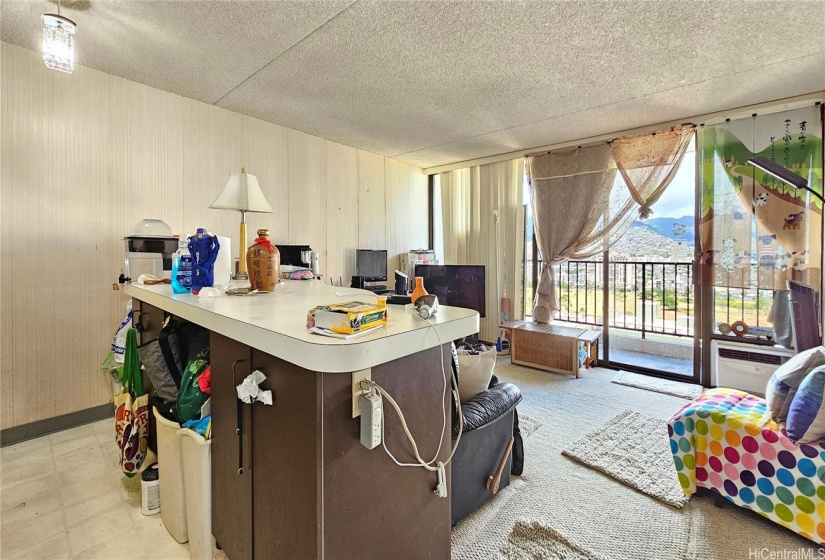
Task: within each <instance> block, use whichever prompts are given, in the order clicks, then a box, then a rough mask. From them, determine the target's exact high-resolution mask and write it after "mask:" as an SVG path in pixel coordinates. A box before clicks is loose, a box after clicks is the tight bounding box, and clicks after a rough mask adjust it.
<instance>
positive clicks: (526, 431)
mask: <svg viewBox="0 0 825 560" xmlns="http://www.w3.org/2000/svg"><path fill="white" fill-rule="evenodd" d="M518 427H519V430H520V431H521V437H522V439H527V438H528V437H530V435H532V433H533V432H535V431H536V430H538V429H539V428H541V422H539V421H538V420H536V419H535V418H533V417H532V416H527V415H526V414H521V412H519V415H518Z"/></svg>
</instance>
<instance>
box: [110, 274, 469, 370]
mask: <svg viewBox="0 0 825 560" xmlns="http://www.w3.org/2000/svg"><path fill="white" fill-rule="evenodd" d="M124 291H125V292H126V294H127V295H129V296H131V297H133V298H135V299H138V300H140V301H143V302H146V303H148V304H149V305H152V306H154V307H157V308H160V309H162V310H164V311H166V312H167V313H170V314H172V315H175V316H177V317H180V318H182V319H186V320H187V321H191V322H193V323H196V324H198V325H201V326H203V327H205V328H207V329H209V330H210V331H212V332H216V333H219V334H222V335H224V336H227V337H229V338H232V339H234V340H237V341H238V342H242V343H244V344H246V345H247V346H250V347H252V348H256V349H258V350H261V351H262V352H266V353H267V354H271V355H272V356H276V357H278V358H281V359H283V360H286V361H287V362H291V363H293V364H295V365H298V366H300V367H302V368H305V369H308V370H313V371H322V372H325V373H341V372H351V371H358V370H361V369H366V368H369V367H373V366H376V365H378V364H382V363H385V362H388V361H391V360H395V359H398V358H402V357H404V356H408V355H410V354H415V353H416V352H420V351H422V350H426V349H428V348H432V347H434V346H439V345H440V344H441V343H442V342H449V341H451V340H456V339H459V338H463V337H465V336H467V335H470V334H475V333H477V332H478V325H479V322H478V321H479V318H478V313H477V312H476V311H472V310H469V309H462V308H458V307H446V306H440V307H439V308H438V313H437V314H436V315H435V317H434V318H432V319H429V320H427V321H424V320H422V319H420V318H418V317H417V316H415V315H414V314H413V313H412V312H410V311H408V310H406V309H405V308H404V307H403V306H400V305H390V306H388V308H389V321H388V324H387V326H386V327H384V328H382V329H378V330H376V332H374V333H370V334H366V335H363V336H361V337H358V338H354V339H350V340H342V339H336V338H331V337H325V336H320V335H317V334H312V333H310V332H309V331H308V330H307V328H306V315H307V312H308V311H309V310H310V309H311V308H313V307H315V306H316V305H328V304H331V303H342V302H345V301H350V300H360V301H365V302H367V303H373V302H375V301H376V296H375V294H373V293H372V292H369V291H367V290H358V289H355V288H341V287H336V286H329V285H326V284H323V283H321V282H320V281H308V280H285V281H282V282H281V283H280V284H278V287H277V289H276V290H275V292H273V293H263V294H257V295H252V296H220V297H211V298H201V297H198V296H195V295H192V294H174V293H172V288H171V286H169V285H167V284H161V285H155V286H144V285H140V284H129V285H127V286H126V287H125V289H124ZM430 327H433V328H432V329H431V328H430Z"/></svg>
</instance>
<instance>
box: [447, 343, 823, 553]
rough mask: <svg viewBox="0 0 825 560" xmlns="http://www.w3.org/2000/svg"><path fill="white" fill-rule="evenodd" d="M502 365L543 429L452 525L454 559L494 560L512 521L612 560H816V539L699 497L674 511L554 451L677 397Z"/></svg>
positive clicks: (672, 403) (596, 376) (671, 408)
mask: <svg viewBox="0 0 825 560" xmlns="http://www.w3.org/2000/svg"><path fill="white" fill-rule="evenodd" d="M499 360H500V362H499V364H500V365H499V367H498V368H497V370H496V374H497V375H498V376H499V378H500V379H501V380H502V381H510V382H513V383H515V384H516V385H518V386H519V388H520V389H521V391H522V393H523V395H524V400H523V401H522V403H521V404H520V405H519V414H523V415H527V416H529V417H530V418H533V419H536V420H537V421H539V422H541V423H542V427H541V428H540V429H538V430H536V431H535V432H534V433H533V434H532V435H531V436H530V437H529V438H528V439H525V441H524V452H525V464H524V474H523V475H522V476H520V477H514V478H513V482H512V483H511V484H510V486H509V487H507V488H505V489H504V490H502V491H501V492H500V493H499V494H498V495H497V496H496V497H495V498H493V499H492V500H490V501H489V502H488V503H487V504H485V505H484V506H483V507H482V508H480V509H479V510H478V511H476V512H474V513H473V514H471V515H470V516H468V517H467V518H466V519H465V520H463V521H462V522H461V523H459V524H458V525H456V527H455V528H454V529H453V534H452V545H453V547H452V550H453V558H455V559H462V560H463V559H479V560H482V559H485V560H486V559H488V558H497V557H500V554H501V553H500V551H501V549H502V547H503V546H505V545H506V543H507V542H508V537H509V535H510V532H511V531H512V530H513V527H514V525H515V523H516V520H517V519H519V518H528V519H530V520H531V521H537V522H539V523H541V524H542V525H544V526H547V527H552V528H554V529H555V530H556V531H558V532H560V533H561V534H563V535H565V536H566V537H567V538H568V539H570V540H571V541H572V542H576V543H579V544H581V545H582V546H584V547H586V548H588V549H589V550H592V551H593V552H594V553H596V554H601V555H602V556H606V557H609V558H613V559H616V560H619V559H630V560H635V559H639V560H642V559H644V560H648V559H657V560H671V559H672V560H682V559H690V560H693V559H696V560H700V559H701V560H705V559H707V560H714V559H719V560H737V559H740V558H741V559H742V560H747V559H748V551H749V549H754V548H762V547H764V548H766V549H767V550H789V551H799V550H801V549H803V548H804V549H806V550H805V552H808V550H810V551H811V553H812V554H813V556H811V557H813V558H815V557H816V554H817V549H816V548H815V546H814V545H813V543H811V542H810V541H808V540H806V539H803V538H802V537H799V536H798V535H796V534H794V533H792V532H791V531H788V530H787V529H784V528H782V527H780V526H779V525H776V524H775V523H771V522H770V521H768V520H767V519H764V518H762V517H760V516H759V515H757V514H755V513H753V512H751V511H748V510H745V509H742V508H738V507H736V506H734V505H733V504H728V505H726V506H725V507H724V508H723V509H720V508H717V507H715V506H714V504H713V499H712V497H711V496H709V495H705V494H698V495H695V496H694V497H693V498H691V500H690V502H689V503H688V505H686V506H685V507H683V508H682V509H675V508H673V507H671V506H668V505H666V504H664V503H662V502H660V501H658V500H654V499H652V498H650V497H649V496H646V495H645V494H642V493H640V492H637V491H636V490H633V489H632V488H628V487H627V486H625V485H624V484H621V483H619V482H617V481H615V480H613V479H611V478H609V477H606V476H605V475H604V474H602V473H600V472H598V471H595V470H593V469H590V468H588V467H585V466H584V465H581V464H579V463H577V462H576V461H573V460H571V459H568V458H567V457H564V456H562V454H561V451H562V449H565V448H566V447H568V446H569V445H570V444H571V443H573V442H574V441H576V440H578V439H580V438H582V437H583V436H584V435H586V434H587V433H589V432H591V431H593V430H595V429H596V428H599V427H600V426H602V425H603V424H604V423H605V422H607V421H608V420H609V419H610V418H612V417H614V416H616V415H617V414H619V413H620V412H622V411H623V410H625V409H631V410H636V411H639V412H642V413H644V414H646V415H648V416H651V417H654V418H658V419H660V420H663V421H664V420H667V419H668V418H669V417H670V416H672V415H673V414H674V413H675V412H676V411H677V410H678V409H679V408H680V407H682V406H683V405H684V404H685V401H684V399H681V398H678V397H672V396H669V395H663V394H661V393H654V392H651V391H640V390H638V389H634V388H632V387H626V386H624V385H618V384H616V383H611V382H610V380H611V379H612V378H613V376H614V375H615V371H612V370H608V369H602V368H595V369H590V370H586V371H584V372H582V377H581V379H574V378H572V377H570V376H569V375H561V374H558V375H557V374H553V373H549V372H545V371H541V370H536V369H531V368H526V367H521V366H513V365H507V364H509V358H507V357H505V358H503V359H502V358H499ZM789 557H790V556H789ZM798 557H802V556H800V555H798Z"/></svg>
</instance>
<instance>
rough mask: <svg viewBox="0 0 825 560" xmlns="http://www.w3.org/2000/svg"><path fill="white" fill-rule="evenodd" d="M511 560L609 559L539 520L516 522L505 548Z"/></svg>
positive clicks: (504, 550) (504, 553)
mask: <svg viewBox="0 0 825 560" xmlns="http://www.w3.org/2000/svg"><path fill="white" fill-rule="evenodd" d="M501 556H502V558H506V559H508V560H549V559H553V560H607V559H606V558H605V557H604V556H601V555H598V554H596V553H595V552H593V551H592V550H588V549H587V548H586V547H584V546H581V545H580V544H578V543H575V542H573V541H571V540H570V539H568V538H567V537H566V536H565V535H563V534H561V533H559V532H558V531H556V530H555V529H553V528H552V527H547V526H546V525H542V524H541V523H539V522H537V521H532V522H531V521H523V520H518V521H516V526H515V527H513V531H512V532H511V533H510V536H509V537H507V544H505V545H504V547H502V549H501Z"/></svg>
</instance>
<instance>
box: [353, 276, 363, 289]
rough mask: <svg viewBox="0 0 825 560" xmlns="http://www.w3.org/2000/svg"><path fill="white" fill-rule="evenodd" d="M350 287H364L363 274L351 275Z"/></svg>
mask: <svg viewBox="0 0 825 560" xmlns="http://www.w3.org/2000/svg"><path fill="white" fill-rule="evenodd" d="M350 287H351V288H360V289H362V290H363V289H364V277H363V276H353V277H352V285H351V286H350Z"/></svg>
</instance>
